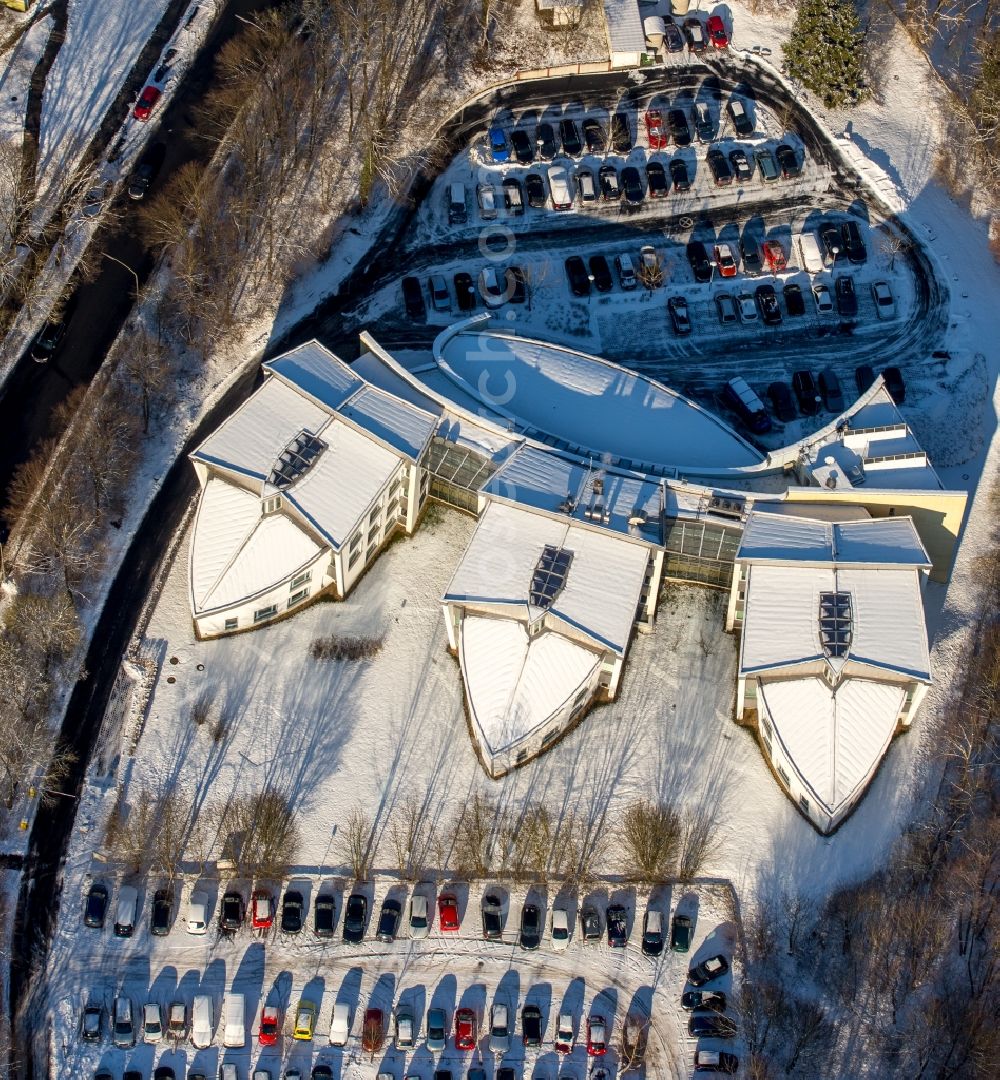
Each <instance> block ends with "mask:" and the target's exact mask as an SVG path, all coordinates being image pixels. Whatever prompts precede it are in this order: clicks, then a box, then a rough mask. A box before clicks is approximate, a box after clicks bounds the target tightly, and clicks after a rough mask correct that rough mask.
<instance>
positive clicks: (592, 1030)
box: [587, 1016, 608, 1057]
mask: <svg viewBox="0 0 1000 1080" xmlns="http://www.w3.org/2000/svg"><path fill="white" fill-rule="evenodd" d="M607 1052H608V1029H607V1027H606V1026H605V1024H604V1017H603V1016H591V1017H589V1018H588V1020H587V1053H588V1054H589V1055H590V1056H591V1057H602V1056H603V1055H604V1054H606V1053H607Z"/></svg>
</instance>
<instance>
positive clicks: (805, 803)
mask: <svg viewBox="0 0 1000 1080" xmlns="http://www.w3.org/2000/svg"><path fill="white" fill-rule="evenodd" d="M760 735H761V741H762V742H763V743H764V746H765V747H766V748H767V756H768V757H769V758H770V759H771V761H772V763H773V764H774V768H775V770H776V771H777V773H778V776H780V777H781V782H782V783H783V784H784V785H785V787H786V788H791V786H792V778H791V777H790V776H789V775H788V770H787V769H785V767H784V766H783V765H781V764H779V763H778V762H777V761H775V760H774V749H773V747H772V745H771V737H772V731H771V724H770V722H769V721H767V720H766V719H765V718H764V717H763V716H762V717H761V718H760ZM799 807H800V809H801V810H802V813H803V814H805V815H806V817H808V816H809V800H808V799H807V798H806V797H805V795H800V796H799Z"/></svg>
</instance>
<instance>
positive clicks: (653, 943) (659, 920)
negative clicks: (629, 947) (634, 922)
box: [642, 911, 663, 956]
mask: <svg viewBox="0 0 1000 1080" xmlns="http://www.w3.org/2000/svg"><path fill="white" fill-rule="evenodd" d="M642 952H643V955H644V956H659V955H660V954H661V953H662V952H663V913H662V912H660V911H647V912H646V914H645V915H644V916H643V918H642Z"/></svg>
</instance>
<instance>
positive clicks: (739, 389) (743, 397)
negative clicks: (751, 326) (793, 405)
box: [695, 375, 771, 986]
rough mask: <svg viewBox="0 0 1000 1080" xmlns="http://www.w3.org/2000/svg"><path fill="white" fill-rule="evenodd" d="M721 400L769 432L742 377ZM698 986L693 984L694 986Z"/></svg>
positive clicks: (762, 412) (730, 384)
mask: <svg viewBox="0 0 1000 1080" xmlns="http://www.w3.org/2000/svg"><path fill="white" fill-rule="evenodd" d="M722 400H723V402H724V403H725V404H726V405H727V406H728V407H729V408H730V409H732V410H733V412H735V413H736V415H737V416H738V417H739V418H740V419H741V420H742V421H743V423H745V424H746V426H747V427H748V428H749V429H750V430H751V431H752V432H753V433H754V434H755V435H764V434H766V433H767V432H768V431H770V430H771V418H770V416H768V415H767V410H766V409H765V408H764V402H763V401H761V400H760V398H759V397H758V396H757V393H756V391H754V390H753V389H752V388H751V387H750V385H749V383H747V381H746V379H744V378H743V377H742V376H739V375H738V376H736V378H734V379H730V380H729V382H727V383H726V385H725V386H724V387H723V389H722ZM698 985H700V984H699V983H695V986H698Z"/></svg>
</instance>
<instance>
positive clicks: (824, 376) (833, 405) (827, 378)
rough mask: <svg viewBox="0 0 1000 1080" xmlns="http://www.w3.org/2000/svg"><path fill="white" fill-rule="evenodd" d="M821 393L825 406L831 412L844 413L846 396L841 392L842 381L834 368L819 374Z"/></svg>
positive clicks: (825, 369) (826, 369) (824, 369)
mask: <svg viewBox="0 0 1000 1080" xmlns="http://www.w3.org/2000/svg"><path fill="white" fill-rule="evenodd" d="M819 392H820V396H821V397H822V398H823V404H824V405H825V406H826V407H827V409H829V410H830V412H835V413H842V412H843V411H844V395H843V394H842V393H841V390H840V380H839V379H838V378H837V373H836V372H835V371H834V370H833V369H832V368H823V370H822V371H821V372H820V373H819Z"/></svg>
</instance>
